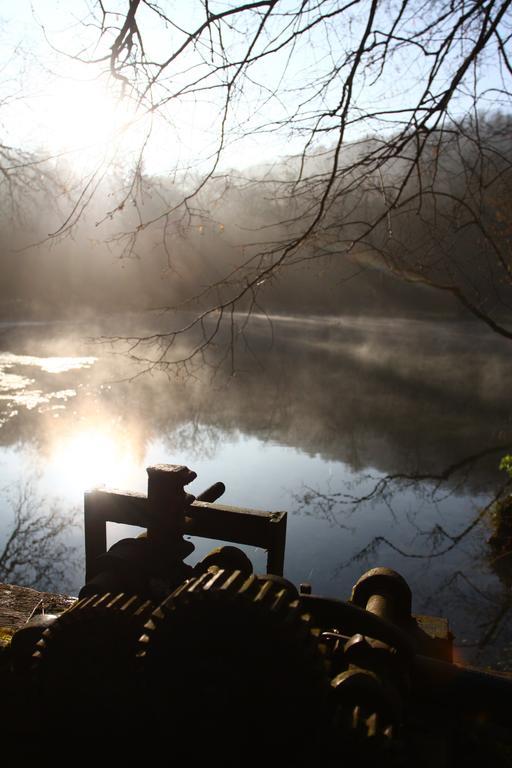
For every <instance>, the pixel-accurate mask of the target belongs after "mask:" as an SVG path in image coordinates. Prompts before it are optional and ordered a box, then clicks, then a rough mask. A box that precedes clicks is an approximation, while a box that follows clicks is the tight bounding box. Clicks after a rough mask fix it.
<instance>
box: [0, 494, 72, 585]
mask: <svg viewBox="0 0 512 768" xmlns="http://www.w3.org/2000/svg"><path fill="white" fill-rule="evenodd" d="M1 498H2V502H3V503H4V505H6V508H7V514H6V515H5V518H6V519H4V521H3V522H4V525H3V526H2V530H1V535H0V581H2V582H7V583H12V584H26V585H30V586H32V587H35V588H36V589H39V590H43V591H44V590H52V589H53V590H56V589H61V590H62V589H65V588H66V587H68V588H71V586H72V584H73V582H74V578H73V576H74V575H75V574H76V570H77V557H76V556H77V548H76V546H74V545H73V544H72V543H71V542H70V541H69V533H70V531H71V529H73V528H75V529H76V528H78V527H79V526H78V519H79V518H78V510H76V509H69V507H68V506H67V505H59V504H58V503H57V502H56V501H55V499H50V500H48V499H46V498H44V497H41V496H40V495H39V493H38V492H37V490H36V487H35V483H34V482H31V481H29V480H27V481H25V482H20V483H16V484H14V485H13V486H9V487H7V488H4V489H3V490H2V492H1Z"/></svg>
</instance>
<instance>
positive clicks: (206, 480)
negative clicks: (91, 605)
mask: <svg viewBox="0 0 512 768" xmlns="http://www.w3.org/2000/svg"><path fill="white" fill-rule="evenodd" d="M165 322H166V318H165V316H164V317H161V316H160V317H159V316H156V317H152V316H151V317H135V316H132V317H126V316H118V317H114V318H110V319H109V320H107V319H105V320H104V321H98V320H96V321H95V322H92V321H88V322H82V323H70V322H69V323H65V322H60V323H29V322H27V323H3V324H0V340H1V341H0V471H1V477H2V482H1V497H0V536H1V538H0V553H1V552H2V551H3V555H0V580H4V581H15V582H17V583H21V584H25V585H27V586H39V587H42V588H50V589H52V590H54V591H59V590H62V591H67V592H69V593H71V594H76V593H77V591H78V590H79V588H80V586H81V585H82V583H83V578H84V562H83V559H84V555H83V531H82V528H81V514H82V501H83V492H84V490H85V489H86V488H90V487H93V486H99V485H105V486H107V487H114V488H123V489H129V490H138V491H145V490H146V480H147V478H146V472H145V468H146V467H147V466H148V465H150V464H155V463H177V464H186V465H187V466H189V467H190V468H191V469H193V470H194V471H196V472H197V475H198V479H197V480H196V481H195V482H194V483H193V484H192V485H191V486H189V488H188V490H189V491H190V492H191V493H196V494H197V493H199V492H201V491H202V490H203V489H204V488H206V487H208V486H209V485H211V484H212V483H214V482H215V481H217V480H222V481H223V482H224V483H225V485H226V493H225V494H224V496H223V497H222V500H223V502H225V503H227V504H233V505H239V506H244V507H252V508H256V509H264V510H287V511H288V512H289V518H288V537H287V550H286V559H285V575H286V576H287V577H288V578H290V579H291V580H292V581H294V582H295V583H299V582H301V581H309V582H311V584H312V586H313V590H314V592H316V593H318V594H324V595H326V596H327V595H332V596H337V597H340V598H343V599H345V598H347V597H349V595H350V590H351V587H352V585H353V583H354V582H355V581H356V580H357V578H358V577H359V576H360V575H361V574H362V573H363V572H364V571H365V570H367V569H368V568H370V567H373V566H376V565H385V566H389V567H391V568H394V569H396V570H397V571H399V572H400V573H401V574H402V575H403V576H404V577H405V578H406V579H407V580H408V581H409V584H410V585H411V588H412V591H413V611H415V612H417V613H422V612H423V613H430V614H433V615H443V616H447V617H448V618H449V619H450V625H451V628H452V630H453V631H454V633H455V636H456V642H457V646H458V649H459V650H458V653H459V656H460V657H461V658H463V659H465V660H467V661H472V662H476V663H479V664H491V665H493V666H498V667H500V666H501V667H505V666H508V667H509V668H512V661H511V660H512V621H511V620H510V613H511V605H512V603H511V600H510V597H509V592H510V585H511V583H512V567H510V565H509V563H508V559H507V558H506V557H503V556H502V554H503V553H502V552H499V551H497V549H496V546H495V545H493V544H492V542H491V541H490V539H491V537H492V536H493V534H495V533H496V531H495V521H494V522H493V517H492V515H490V514H489V513H488V512H484V513H482V510H485V509H486V507H487V505H488V504H489V502H490V501H491V500H492V498H493V497H494V496H495V494H496V493H497V492H498V490H499V489H500V487H501V486H502V485H503V484H504V483H505V480H506V476H505V475H504V473H503V472H500V471H499V470H498V467H499V463H500V459H501V457H502V456H503V455H504V454H505V453H506V452H507V450H508V448H509V447H510V445H511V444H512V439H511V438H512V413H511V409H510V382H511V381H512V363H511V357H510V345H509V344H510V343H509V342H506V341H502V340H500V338H499V337H497V336H496V335H493V334H492V333H489V332H486V331H485V330H483V329H482V328H481V326H479V325H478V324H474V323H472V322H467V323H462V322H451V323H441V322H439V321H434V320H430V319H424V320H411V319H410V318H407V319H393V320H390V319H382V318H363V317H361V318H351V317H336V318H334V317H327V318H315V317H308V318H304V317H291V316H290V317H274V318H273V319H272V333H271V332H270V328H269V323H268V321H267V320H266V319H265V318H263V317H261V318H259V317H254V318H253V320H252V322H251V325H250V328H249V330H248V333H247V335H246V339H245V343H240V345H239V348H237V356H236V365H235V373H234V375H233V373H232V370H231V366H230V365H227V364H226V363H225V361H224V357H223V352H222V344H220V345H219V362H218V365H215V366H213V367H212V368H206V369H204V370H202V371H198V372H196V373H195V375H193V376H188V377H182V378H176V377H173V376H168V375H166V374H165V373H163V372H158V371H152V372H150V373H146V374H145V375H141V376H135V374H136V373H137V372H138V371H139V369H137V368H136V367H135V368H134V367H133V366H132V365H131V364H130V362H129V361H128V360H127V359H126V358H125V357H124V356H123V355H119V354H112V350H111V347H110V346H109V345H108V344H105V343H98V341H95V340H91V339H96V338H97V337H98V336H101V335H102V334H109V335H110V334H139V333H146V332H148V328H149V329H150V330H151V329H152V330H155V329H158V328H161V327H164V324H165ZM224 366H225V367H226V371H224ZM228 368H229V370H227V369H228ZM45 521H46V522H45ZM119 529H120V526H114V525H112V527H111V529H110V531H109V537H110V539H109V541H110V542H113V541H114V540H115V539H116V538H120V537H122V536H124V535H127V531H126V530H119ZM13 532H15V533H16V536H13ZM128 535H131V533H129V534H128ZM195 543H196V544H197V548H196V551H195V553H194V554H193V555H192V556H191V558H190V561H192V562H193V561H194V559H197V558H198V556H199V557H200V556H202V555H203V554H204V553H205V552H207V551H208V550H209V549H210V548H211V546H212V545H211V542H204V541H198V542H195ZM6 547H7V550H6V549H5V548H6ZM247 551H248V553H249V555H250V557H251V559H252V560H253V563H254V565H255V568H256V570H258V569H259V570H262V569H263V568H264V562H265V561H264V555H263V553H261V552H259V551H257V550H247ZM34 553H38V554H39V555H44V557H43V558H42V560H41V562H43V561H44V562H43V565H41V562H40V563H39V564H38V563H34V562H33V559H34V557H33V555H34ZM45 558H46V560H45Z"/></svg>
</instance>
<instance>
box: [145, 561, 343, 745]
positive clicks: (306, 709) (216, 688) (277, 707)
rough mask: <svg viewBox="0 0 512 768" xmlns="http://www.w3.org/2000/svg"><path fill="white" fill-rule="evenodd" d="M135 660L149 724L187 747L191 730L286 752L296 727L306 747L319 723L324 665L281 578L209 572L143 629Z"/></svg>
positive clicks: (305, 616)
mask: <svg viewBox="0 0 512 768" xmlns="http://www.w3.org/2000/svg"><path fill="white" fill-rule="evenodd" d="M141 655H142V663H143V669H144V680H145V684H146V686H147V688H146V692H147V694H148V695H147V696H146V700H147V701H149V702H151V704H152V707H153V710H154V715H155V719H156V720H157V721H159V722H160V725H161V727H162V728H165V726H166V724H168V723H169V722H173V723H175V725H176V727H177V728H178V732H179V733H180V734H187V735H188V736H190V738H193V739H194V741H195V743H197V736H195V737H194V734H197V732H198V726H199V724H200V732H201V733H202V734H203V736H204V739H205V742H204V743H208V742H209V743H213V742H216V741H217V740H218V739H219V738H220V739H223V740H224V743H228V742H229V741H232V740H234V741H235V742H236V743H237V744H238V745H242V744H244V743H245V744H246V745H250V748H251V749H253V748H254V749H255V750H256V751H257V752H258V753H260V752H261V753H263V752H265V750H268V749H271V748H272V749H274V748H276V746H277V747H279V746H285V747H286V749H287V750H289V749H290V747H291V741H292V734H293V733H294V731H295V732H296V730H297V726H298V724H299V723H301V722H303V723H305V724H306V723H307V727H308V734H309V737H310V739H309V740H310V743H311V744H313V743H314V742H315V740H316V739H317V738H318V736H319V733H320V730H321V726H322V724H324V725H325V722H326V719H325V707H326V706H327V699H328V695H329V681H328V676H327V673H326V670H325V667H324V661H323V658H322V656H321V654H320V652H319V648H318V643H317V642H316V636H315V630H314V629H313V627H312V626H311V621H310V617H309V615H308V614H307V613H305V612H304V611H303V610H302V608H301V605H300V600H299V599H298V595H297V591H296V589H295V587H294V586H293V585H292V584H290V583H289V582H287V581H286V580H285V579H276V578H266V577H257V576H254V575H249V576H247V574H243V573H242V572H241V571H240V570H233V571H229V570H224V569H215V568H214V569H212V570H210V571H208V572H206V573H204V574H202V575H201V576H199V577H198V578H195V579H193V580H190V581H189V582H186V583H185V584H183V585H182V586H181V587H179V588H178V589H177V590H176V591H175V592H174V593H173V594H172V595H170V597H169V598H167V599H166V600H165V601H164V602H163V603H162V604H161V605H160V606H159V607H158V608H157V609H156V610H155V611H154V612H153V614H152V616H151V618H150V619H149V621H148V622H147V623H146V626H145V634H144V635H143V636H142V638H141ZM259 721H260V722H262V723H263V722H266V721H268V727H259V726H258V725H257V723H258V722H259ZM226 729H227V730H228V732H229V733H227V732H226ZM301 743H302V747H301V748H304V741H302V742H301Z"/></svg>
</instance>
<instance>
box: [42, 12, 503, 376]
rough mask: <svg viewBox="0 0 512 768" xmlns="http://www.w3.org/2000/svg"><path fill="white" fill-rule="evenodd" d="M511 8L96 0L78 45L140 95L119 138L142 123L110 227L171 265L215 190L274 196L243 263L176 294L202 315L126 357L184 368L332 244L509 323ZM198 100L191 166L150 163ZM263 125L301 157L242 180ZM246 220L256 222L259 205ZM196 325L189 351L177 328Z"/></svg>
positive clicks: (97, 175) (119, 238) (235, 330)
mask: <svg viewBox="0 0 512 768" xmlns="http://www.w3.org/2000/svg"><path fill="white" fill-rule="evenodd" d="M511 6H512V3H511V2H510V0H486V2H480V1H478V2H477V0H470V2H468V0H441V1H440V2H436V3H430V2H425V1H424V0H387V2H382V0H381V1H380V2H379V0H347V2H338V0H315V1H314V2H310V1H309V0H300V2H299V1H297V2H295V0H259V1H257V2H243V3H240V2H236V3H233V4H228V5H226V4H224V3H219V2H211V1H208V0H202V1H201V2H197V3H190V4H189V3H187V4H186V5H183V6H181V7H180V8H178V7H177V6H174V5H173V6H171V5H170V4H169V3H166V2H160V3H157V2H150V0H123V2H121V1H120V0H119V2H116V1H115V0H109V1H108V2H107V0H93V2H91V3H90V4H89V6H88V12H87V15H86V16H85V17H84V19H83V35H82V37H81V39H80V42H79V44H78V46H77V48H76V49H75V50H68V51H66V52H65V55H67V56H70V57H72V58H73V60H74V62H75V63H76V62H83V64H84V67H85V66H89V67H94V68H95V71H97V72H98V73H99V75H98V76H100V74H102V75H104V76H108V77H109V78H110V81H111V85H112V87H113V88H114V89H117V92H118V95H119V96H120V97H121V98H123V99H125V100H127V101H128V102H129V103H130V104H132V105H133V108H134V110H135V111H134V117H133V118H132V119H131V120H130V121H128V122H127V124H126V125H124V126H123V128H122V133H123V134H126V133H129V132H130V131H131V130H137V131H140V127H141V125H144V126H145V128H144V129H143V130H142V133H139V134H138V135H139V141H140V146H139V151H138V152H137V155H136V160H135V161H134V163H133V165H131V166H128V165H126V166H125V167H124V168H123V171H122V174H121V175H122V183H120V185H119V188H118V190H117V194H116V195H115V198H114V202H113V204H112V205H110V207H109V209H108V211H106V212H105V214H104V216H103V218H102V219H101V220H102V221H103V222H104V223H105V222H106V223H107V225H108V227H109V229H108V237H109V238H110V239H111V241H114V242H115V243H116V245H117V246H120V247H121V248H122V249H123V253H124V254H125V255H127V254H128V255H129V254H134V253H136V252H137V247H138V244H139V243H141V242H142V243H144V242H145V238H148V237H149V233H151V232H157V233H158V236H159V237H160V239H161V244H162V247H163V248H164V249H165V250H166V252H167V253H168V256H169V263H170V264H171V265H172V266H176V261H175V260H174V254H173V247H174V245H173V244H174V243H175V240H174V238H175V237H177V236H178V235H179V234H180V233H183V232H184V231H189V230H191V229H197V228H201V227H204V226H205V222H212V221H213V222H216V221H217V218H216V216H217V213H218V207H217V205H218V201H219V200H223V199H224V200H225V199H226V198H228V199H229V196H230V195H233V190H234V189H235V190H237V192H238V194H239V195H241V197H242V200H243V199H244V195H246V194H248V190H254V189H255V188H257V189H258V190H259V191H260V197H267V198H269V200H270V202H268V203H267V204H266V208H265V216H264V217H262V218H256V224H255V225H254V226H253V229H254V231H253V232H252V234H251V235H248V234H247V231H246V232H245V234H244V238H245V239H244V242H243V248H242V250H241V254H242V255H241V256H240V258H239V260H238V261H237V262H236V263H233V264H232V265H231V267H229V268H228V267H226V268H225V269H223V273H222V274H221V275H220V276H217V277H215V278H212V279H208V280H207V284H206V285H203V286H202V287H200V288H198V287H197V284H196V287H195V288H194V289H193V290H191V291H190V293H189V295H188V296H187V297H186V298H185V299H184V300H183V301H181V302H180V303H179V307H178V308H180V309H184V308H185V309H193V310H194V311H193V315H192V318H191V319H190V320H187V321H186V322H185V323H184V324H181V325H180V323H179V322H178V321H176V322H177V324H175V325H172V323H170V324H169V329H168V330H167V331H165V332H164V333H159V334H154V335H150V336H147V337H145V338H143V339H141V338H140V337H137V338H134V339H131V340H128V341H129V350H130V353H131V355H132V356H133V357H134V358H136V359H138V360H142V361H143V362H147V363H150V364H151V365H156V366H158V367H164V368H165V367H169V366H171V365H172V364H173V363H176V362H178V361H179V362H180V363H181V364H182V365H187V364H190V363H191V361H192V360H194V359H197V358H204V356H205V355H207V353H208V350H209V349H210V347H211V345H212V343H213V342H214V340H216V339H217V338H218V337H219V336H220V335H221V332H222V329H223V327H224V326H225V327H226V329H227V334H228V335H227V341H228V343H229V344H230V345H231V347H232V346H233V340H234V339H235V337H236V336H238V335H240V334H243V332H244V330H245V327H246V325H245V322H246V321H239V320H237V317H238V315H237V313H238V311H242V314H243V315H244V317H245V318H246V319H247V317H249V316H250V314H251V312H253V311H254V310H255V309H256V308H258V307H259V305H260V302H261V301H263V298H264V292H265V291H266V290H267V286H268V284H269V283H272V282H273V281H275V280H278V279H280V277H281V275H282V274H283V273H286V270H288V269H290V268H292V267H294V266H295V265H298V264H304V263H307V262H310V261H312V260H322V259H324V260H328V261H329V262H330V263H332V261H333V260H335V261H336V262H338V263H339V262H343V263H346V264H347V265H348V266H349V268H353V269H356V270H367V269H381V270H386V271H389V272H391V273H392V274H394V275H396V276H398V277H400V278H402V279H403V280H406V281H409V282H414V283H422V284H426V285H428V286H431V287H434V288H436V289H438V290H440V291H442V292H443V293H445V294H451V295H452V296H453V298H454V299H455V300H456V302H458V303H460V304H461V305H463V306H464V307H465V309H466V310H468V311H469V312H470V313H471V314H472V315H473V316H474V317H476V318H478V320H480V321H482V322H483V323H485V324H486V325H487V326H488V327H490V328H491V329H492V330H493V331H494V332H496V333H498V334H500V335H502V336H504V337H506V338H508V339H510V338H512V327H511V325H510V305H511V283H512V280H511V277H512V261H511V253H510V237H511V235H510V231H509V230H510V227H509V223H508V222H509V218H510V211H509V202H508V200H509V197H510V188H511V179H512V176H511V160H512V147H511V146H510V139H509V136H510V119H509V117H508V110H509V108H510V95H511V89H510V85H511V78H512V64H511V61H510V52H511V46H510V37H511V29H512V27H511V22H512V17H511ZM155 41H156V42H155ZM50 42H51V41H50ZM63 55H64V54H63ZM206 104H207V105H208V111H207V112H205V105H206ZM187 109H197V110H198V114H199V115H200V117H199V119H203V120H204V119H205V118H204V115H205V114H207V119H208V123H209V124H208V125H207V126H205V127H207V128H208V134H207V135H208V136H209V137H210V139H209V140H208V141H205V145H204V146H197V148H196V149H197V152H196V157H195V161H194V164H193V167H192V164H191V162H190V161H187V163H186V164H185V167H183V166H181V167H180V166H179V164H177V165H175V166H174V167H173V168H172V169H171V171H172V173H171V172H169V174H168V178H167V180H165V179H164V178H162V177H160V178H158V179H156V178H155V177H154V174H153V175H151V174H146V173H145V171H144V167H145V157H146V156H147V153H148V151H149V147H150V143H151V138H152V132H154V131H157V132H158V131H160V132H161V131H162V130H164V129H163V128H162V126H165V130H166V131H167V132H168V133H167V135H168V141H169V143H171V142H175V141H177V140H178V138H179V137H177V136H176V135H175V133H174V132H173V122H175V123H176V125H177V126H178V130H179V125H180V124H179V116H180V113H183V111H186V110H187ZM201 116H202V117H201ZM175 118H176V120H175ZM157 124H158V126H160V127H156V128H155V126H156V125H157ZM268 136H271V137H275V141H276V145H278V146H280V147H284V146H285V142H289V146H290V147H291V148H292V153H291V154H290V155H289V156H288V157H287V158H286V159H283V160H282V162H280V163H276V164H275V165H274V166H273V167H271V168H268V167H267V168H266V170H262V169H261V168H259V169H257V170H254V171H253V172H247V174H246V175H245V176H244V177H242V176H241V175H240V174H237V173H236V172H229V171H228V170H227V162H228V161H229V158H230V155H231V153H232V152H233V151H234V148H235V147H236V145H237V143H238V142H243V141H244V140H246V139H247V138H248V137H252V138H253V139H255V140H259V139H261V140H262V141H263V140H264V139H265V138H266V137H268ZM242 146H243V144H242ZM104 170H105V169H104V166H103V165H102V166H101V167H98V168H96V169H95V171H94V172H93V173H92V174H91V175H90V177H88V178H87V179H86V180H85V182H84V183H83V184H82V187H81V188H80V189H79V190H78V191H77V192H76V194H75V197H74V201H73V203H72V205H71V207H70V209H69V210H68V212H67V214H66V215H65V216H64V218H63V220H62V223H61V226H60V228H58V229H57V231H56V232H55V233H54V234H55V235H56V236H59V235H62V234H63V233H65V232H66V231H68V230H69V229H70V228H72V227H73V226H75V225H76V223H77V221H78V220H79V219H80V217H81V216H82V215H83V212H84V210H85V208H86V207H87V205H89V204H90V202H91V199H92V197H93V196H94V194H96V193H97V190H98V187H99V185H100V182H101V179H102V178H103V173H104ZM169 178H171V182H170V181H169ZM148 191H151V195H152V197H151V204H149V205H148V204H147V199H148ZM144 200H146V205H144V204H143V203H144ZM128 208H129V209H130V211H131V213H130V215H128V214H127V209H128ZM100 218H101V217H100ZM113 222H114V223H115V222H117V230H116V231H115V232H114V231H113V229H112V227H113V226H114V224H113ZM98 223H99V222H98ZM241 224H242V228H244V227H245V229H246V230H247V229H250V228H251V225H250V221H249V218H248V220H247V221H244V222H241ZM349 271H350V269H349ZM262 296H263V298H262ZM173 307H174V308H176V305H173ZM167 308H168V309H169V308H170V305H169V307H167ZM187 333H188V334H190V336H191V338H192V344H191V346H190V347H189V349H188V351H187V352H186V353H184V351H183V348H182V347H181V346H180V345H179V344H178V343H177V340H178V339H179V338H180V337H183V335H184V334H187ZM175 347H179V349H176V350H175ZM155 349H156V353H155Z"/></svg>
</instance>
